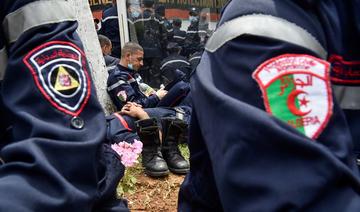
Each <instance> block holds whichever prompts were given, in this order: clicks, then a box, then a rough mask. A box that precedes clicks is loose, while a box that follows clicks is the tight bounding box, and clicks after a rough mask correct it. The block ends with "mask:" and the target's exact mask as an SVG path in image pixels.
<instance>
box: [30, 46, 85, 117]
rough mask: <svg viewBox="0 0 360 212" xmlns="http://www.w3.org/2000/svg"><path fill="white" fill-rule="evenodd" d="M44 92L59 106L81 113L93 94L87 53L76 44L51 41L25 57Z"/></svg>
mask: <svg viewBox="0 0 360 212" xmlns="http://www.w3.org/2000/svg"><path fill="white" fill-rule="evenodd" d="M23 61H24V63H25V64H26V66H27V67H28V68H29V69H30V71H31V73H32V75H33V77H34V80H35V84H36V86H37V87H38V89H39V90H40V92H41V93H42V95H43V96H44V97H45V98H46V99H47V100H48V101H49V102H50V103H51V105H53V106H54V107H55V108H56V109H58V110H60V111H61V112H64V113H66V114H69V115H72V116H78V115H79V114H80V113H81V111H82V110H83V108H84V106H85V105H86V103H87V101H88V99H89V96H90V92H91V90H90V87H91V86H90V77H89V73H88V71H87V69H86V68H87V65H86V59H85V54H84V53H83V52H82V51H81V50H80V48H79V47H77V46H76V45H75V44H73V43H70V42H65V41H51V42H47V43H45V44H43V45H41V46H39V47H37V48H35V49H33V50H32V51H30V52H29V53H28V54H27V55H26V56H25V57H24V59H23Z"/></svg>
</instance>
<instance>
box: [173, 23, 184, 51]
mask: <svg viewBox="0 0 360 212" xmlns="http://www.w3.org/2000/svg"><path fill="white" fill-rule="evenodd" d="M173 34H174V35H173V37H172V39H171V41H172V42H176V43H177V44H179V45H180V46H181V47H182V48H184V44H185V38H186V32H185V31H184V30H181V29H180V28H175V27H174V31H173Z"/></svg>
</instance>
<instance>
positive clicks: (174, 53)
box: [160, 42, 191, 76]
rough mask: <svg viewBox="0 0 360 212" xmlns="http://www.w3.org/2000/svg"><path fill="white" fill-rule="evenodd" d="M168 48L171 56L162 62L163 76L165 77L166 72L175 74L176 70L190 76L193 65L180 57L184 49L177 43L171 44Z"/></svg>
mask: <svg viewBox="0 0 360 212" xmlns="http://www.w3.org/2000/svg"><path fill="white" fill-rule="evenodd" d="M166 48H167V50H168V52H169V56H167V57H166V58H164V59H163V60H162V61H161V64H160V71H161V76H164V74H166V72H173V71H174V70H176V69H178V70H180V71H182V72H183V73H184V74H186V75H187V76H189V75H190V72H191V66H190V65H191V64H190V62H189V61H188V60H187V59H186V58H185V57H183V56H181V55H180V52H181V49H182V48H181V46H180V45H179V44H177V43H175V42H170V43H169V44H168V45H167V46H166Z"/></svg>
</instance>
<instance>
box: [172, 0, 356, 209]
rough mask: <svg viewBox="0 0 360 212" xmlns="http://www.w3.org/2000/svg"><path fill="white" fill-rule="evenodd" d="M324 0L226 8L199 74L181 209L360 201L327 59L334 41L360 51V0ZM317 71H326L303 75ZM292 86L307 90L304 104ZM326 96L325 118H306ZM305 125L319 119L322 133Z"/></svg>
mask: <svg viewBox="0 0 360 212" xmlns="http://www.w3.org/2000/svg"><path fill="white" fill-rule="evenodd" d="M302 2H305V1H302ZM306 2H309V1H306ZM317 3H319V4H318V5H315V7H312V9H311V8H310V9H307V10H305V9H303V8H302V7H300V6H299V5H297V4H296V3H295V1H290V0H287V1H283V0H271V1H269V0H251V1H250V0H233V1H231V2H230V3H229V4H228V5H227V6H226V7H225V8H224V9H223V12H222V16H221V20H220V22H219V24H218V27H217V29H216V31H215V32H214V34H213V35H212V37H211V38H210V39H209V41H208V43H207V45H206V51H205V52H204V54H203V55H202V59H201V62H200V64H199V66H198V67H197V70H196V72H195V74H194V75H193V77H192V79H191V89H192V96H193V97H194V98H193V99H192V100H193V113H192V122H191V127H190V143H189V148H190V153H191V155H190V164H191V166H190V167H191V168H190V173H189V174H188V175H187V176H186V178H185V180H184V182H183V184H182V186H181V189H180V193H179V211H186V212H188V211H351V212H352V211H359V210H360V181H359V177H358V170H357V167H356V163H355V158H354V155H353V152H352V151H353V149H352V137H351V134H350V131H349V129H348V123H347V122H346V120H345V118H344V114H343V113H342V110H341V108H340V107H339V105H338V104H337V102H336V101H333V100H334V98H335V97H334V95H332V89H331V86H330V80H329V78H330V77H329V75H328V74H327V73H329V71H330V66H329V63H328V62H326V59H327V58H328V57H327V53H328V54H330V55H331V54H332V53H333V52H334V50H335V49H337V51H338V52H337V53H338V54H340V55H342V56H344V57H345V58H347V56H351V57H349V58H347V60H350V59H352V60H356V58H357V56H358V55H359V54H358V52H359V51H360V48H358V47H359V41H358V40H359V39H357V40H355V39H351V38H354V37H355V36H357V37H359V33H358V32H359V30H358V28H357V27H358V26H359V23H360V22H359V21H358V20H357V21H356V22H355V20H354V18H355V17H358V15H359V14H358V12H355V11H359V4H358V1H317ZM352 15H353V16H352ZM345 17H352V19H351V21H350V19H347V18H345ZM344 18H345V19H344ZM342 21H344V22H342ZM346 21H349V22H346ZM345 23H346V24H345ZM356 24H357V25H356ZM239 26H241V27H239ZM347 27H349V28H347ZM351 30H352V31H351ZM334 31H336V32H334ZM350 32H352V33H353V35H351V34H350ZM332 36H336V37H334V38H335V39H332ZM341 38H342V39H341ZM344 47H348V48H344ZM352 47H353V48H352ZM355 47H356V48H355ZM335 53H336V52H335ZM344 53H345V54H344ZM224 57H226V59H224ZM307 62H309V63H307ZM300 64H301V65H302V66H300ZM316 65H319V66H316ZM315 66H316V67H319V69H313V67H315ZM294 67H295V68H296V69H293V68H294ZM320 67H321V68H320ZM300 70H301V71H300ZM325 70H326V72H324V71H325ZM346 70H349V69H346ZM284 71H285V72H284ZM310 71H312V73H317V74H322V75H323V76H324V78H321V79H320V78H318V77H315V76H311V75H307V76H309V77H308V78H307V79H305V78H304V79H302V80H300V78H297V79H299V80H295V78H296V77H301V76H306V74H305V73H310ZM317 71H318V72H317ZM277 72H279V73H282V72H284V73H285V74H284V75H276V74H277ZM294 73H298V74H299V75H298V76H295V75H293V74H294ZM324 73H326V74H325V75H324ZM350 73H351V72H350ZM353 74H356V72H353ZM275 76H276V77H278V78H275V81H268V80H270V79H273V78H274V77H275ZM290 76H291V77H294V78H289V77H290ZM344 76H346V74H343V75H342V76H339V77H344ZM347 76H349V75H347ZM314 77H315V78H314ZM332 77H334V75H332ZM315 81H316V82H318V83H319V84H318V85H319V86H314V84H315ZM320 82H321V83H320ZM274 83H275V84H274ZM276 83H279V84H276ZM320 84H321V85H322V87H321V86H320ZM280 85H281V86H280ZM266 86H268V87H266ZM270 86H271V87H270ZM272 86H274V87H272ZM291 86H294V87H291ZM290 87H291V88H290ZM272 88H276V89H275V90H271V89H272ZM305 88H314V89H315V90H316V89H319V91H322V94H321V95H316V96H317V98H318V99H316V98H315V99H311V102H310V103H309V102H308V101H309V99H310V97H311V94H310V93H306V94H305V93H302V94H300V93H299V92H304V91H303V90H304V89H305ZM281 89H283V91H284V92H287V91H288V92H289V95H288V96H287V100H286V98H285V99H281V98H279V99H278V100H279V101H278V102H276V101H273V98H274V97H279V96H282V97H284V95H283V93H282V90H281ZM325 92H326V93H325ZM294 95H296V96H298V97H299V99H301V103H300V104H299V105H298V106H295V105H294V104H293V103H294V102H293V100H294V98H293V97H294ZM324 96H326V98H323V97H324ZM195 97H196V98H195ZM285 97H286V96H285ZM300 97H301V98H300ZM275 99H276V98H275ZM323 99H325V100H326V99H327V100H326V101H325V102H324V103H326V104H324V107H320V106H319V105H317V106H315V107H312V108H311V110H312V112H314V111H317V112H316V113H317V114H323V113H324V112H325V114H327V116H326V117H327V119H324V120H323V121H321V123H322V124H320V122H317V121H316V122H313V123H310V122H308V118H309V117H307V116H306V115H305V114H308V113H309V112H311V111H310V110H308V109H310V108H306V105H307V106H309V107H310V106H311V104H313V103H315V104H320V103H321V102H323ZM284 100H285V101H284ZM273 104H275V105H278V106H279V107H275V106H274V105H273ZM301 105H302V106H301ZM280 106H283V107H280ZM300 108H303V109H301V111H300ZM305 109H307V110H306V113H305ZM287 111H291V113H290V114H297V115H295V119H296V122H292V121H291V120H289V119H288V120H287V121H286V119H283V115H284V114H285V113H287ZM315 117H317V116H315ZM358 120H359V119H358ZM302 126H304V127H305V128H306V129H307V127H308V126H317V134H316V135H315V134H314V135H312V136H309V134H306V133H305V134H304V132H301V130H300V128H298V127H302ZM321 126H322V127H321ZM305 132H307V131H305Z"/></svg>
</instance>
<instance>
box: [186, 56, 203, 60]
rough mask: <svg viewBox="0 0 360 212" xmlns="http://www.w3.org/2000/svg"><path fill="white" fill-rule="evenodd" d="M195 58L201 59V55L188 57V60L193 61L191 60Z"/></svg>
mask: <svg viewBox="0 0 360 212" xmlns="http://www.w3.org/2000/svg"><path fill="white" fill-rule="evenodd" d="M195 59H201V56H196V57H192V58H190V60H189V61H193V60H195Z"/></svg>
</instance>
